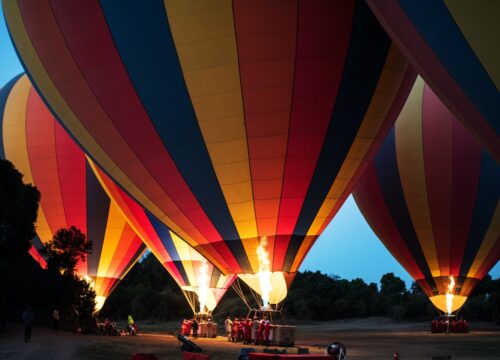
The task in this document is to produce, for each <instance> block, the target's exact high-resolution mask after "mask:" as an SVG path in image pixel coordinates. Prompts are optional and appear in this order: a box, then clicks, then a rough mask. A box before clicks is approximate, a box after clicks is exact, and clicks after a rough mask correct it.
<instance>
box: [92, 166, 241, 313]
mask: <svg viewBox="0 0 500 360" xmlns="http://www.w3.org/2000/svg"><path fill="white" fill-rule="evenodd" d="M89 163H90V165H91V166H92V169H93V170H94V173H95V174H96V176H97V177H98V179H99V181H100V183H101V185H102V186H103V188H104V189H105V190H106V192H107V193H108V195H109V196H110V198H111V199H113V201H114V203H115V204H116V205H117V206H118V208H119V209H120V210H121V211H122V213H123V215H124V216H125V217H126V218H127V220H128V222H129V224H130V225H131V226H132V227H133V228H134V230H135V231H136V233H137V234H139V236H141V238H142V239H143V241H144V243H145V244H146V245H147V246H148V248H149V249H150V250H151V252H152V253H153V254H154V255H155V256H156V258H157V259H158V261H160V263H161V264H162V265H163V266H164V267H165V269H166V270H167V271H168V273H169V274H170V275H171V276H172V277H173V278H174V280H175V282H176V283H177V284H178V285H179V287H180V288H181V290H182V291H183V293H184V295H185V296H186V299H187V300H188V302H189V305H190V306H191V309H192V310H193V312H194V313H205V312H207V311H208V312H212V311H213V310H214V309H215V307H216V306H217V304H218V303H219V301H220V300H221V299H222V297H223V296H224V294H225V293H226V291H227V289H229V287H230V286H231V284H232V283H233V281H234V279H235V277H236V275H224V274H223V273H222V272H221V271H220V270H218V269H217V268H216V267H214V266H213V265H212V264H211V263H210V262H209V261H208V260H207V259H206V258H205V257H203V256H202V255H201V254H200V253H199V252H198V251H196V250H195V249H194V248H193V247H191V246H190V245H189V244H187V243H186V242H185V241H184V240H182V239H181V238H179V237H178V236H177V235H176V234H174V233H173V232H171V231H170V230H169V229H168V228H167V227H166V226H165V224H163V223H162V222H161V221H159V220H158V219H157V218H156V217H155V216H154V215H152V214H151V213H150V212H149V211H147V210H144V209H143V208H142V207H141V206H140V205H139V204H137V203H136V202H135V201H134V200H132V198H130V196H128V195H127V194H126V193H125V192H124V191H123V190H122V189H121V188H120V187H118V186H117V185H116V183H115V182H114V181H113V180H111V178H110V177H109V176H107V175H106V173H104V172H103V171H102V170H101V169H100V168H99V167H98V166H97V165H96V164H94V163H93V161H92V160H90V159H89Z"/></svg>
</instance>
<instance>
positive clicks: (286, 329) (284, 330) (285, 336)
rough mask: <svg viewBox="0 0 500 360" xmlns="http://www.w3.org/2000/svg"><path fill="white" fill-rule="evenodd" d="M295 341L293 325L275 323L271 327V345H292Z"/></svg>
mask: <svg viewBox="0 0 500 360" xmlns="http://www.w3.org/2000/svg"><path fill="white" fill-rule="evenodd" d="M294 342H295V326H288V325H275V326H274V327H273V329H272V338H271V345H275V346H293V344H294Z"/></svg>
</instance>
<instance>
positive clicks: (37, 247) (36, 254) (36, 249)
mask: <svg viewBox="0 0 500 360" xmlns="http://www.w3.org/2000/svg"><path fill="white" fill-rule="evenodd" d="M17 79H19V77H15V78H14V79H12V80H11V81H9V82H8V83H7V84H5V86H4V87H2V88H0V115H1V114H3V113H4V110H5V104H6V102H7V96H8V95H9V93H10V90H11V89H12V87H13V86H14V84H15V83H16V81H17ZM1 138H2V127H1V126H0V139H1ZM0 158H1V159H4V158H5V156H4V153H3V148H2V146H0ZM42 249H43V244H42V243H41V241H40V238H39V237H38V236H35V238H33V239H32V240H31V246H30V248H29V250H28V252H29V254H30V255H31V257H32V258H33V259H34V260H35V261H36V262H37V263H38V264H39V265H40V267H42V268H44V269H46V268H47V259H46V256H45V254H44V252H43V251H42Z"/></svg>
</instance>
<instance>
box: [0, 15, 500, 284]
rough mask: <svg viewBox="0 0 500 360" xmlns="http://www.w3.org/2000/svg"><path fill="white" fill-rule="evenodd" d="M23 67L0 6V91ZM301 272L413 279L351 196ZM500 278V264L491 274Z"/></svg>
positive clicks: (374, 279)
mask: <svg viewBox="0 0 500 360" xmlns="http://www.w3.org/2000/svg"><path fill="white" fill-rule="evenodd" d="M22 71H23V68H22V66H21V64H20V63H19V60H18V59H17V55H16V53H15V51H14V49H13V47H12V44H11V41H10V38H9V34H8V32H7V29H6V26H5V20H4V17H3V11H2V8H1V6H0V88H1V87H2V86H3V85H4V84H5V83H6V82H8V81H9V80H10V79H11V78H12V77H14V76H15V75H17V74H19V73H21V72H22ZM300 270H312V271H316V270H320V271H321V272H323V273H326V274H335V275H339V276H340V277H342V278H346V279H354V278H358V277H359V278H362V279H364V280H365V281H366V282H375V283H379V281H380V278H381V277H382V275H383V274H385V273H387V272H391V271H392V272H394V273H395V274H396V275H397V276H399V277H401V278H402V279H403V280H405V282H406V284H407V286H409V285H410V284H411V278H410V276H409V275H408V274H407V273H406V271H405V270H404V269H403V268H402V267H401V265H399V264H398V262H397V261H396V260H394V258H393V257H392V255H391V254H390V253H389V252H388V251H387V250H386V249H385V247H384V246H383V245H382V243H381V242H380V241H379V240H378V238H377V237H376V236H375V234H374V233H373V232H372V231H371V229H370V227H369V226H368V224H367V223H366V221H365V220H364V218H363V215H361V213H360V211H359V210H358V207H357V206H356V203H355V202H354V199H353V198H352V196H351V197H349V198H348V199H347V201H346V202H345V204H344V206H343V207H342V208H341V209H340V211H339V212H338V213H337V215H336V216H335V218H334V219H333V221H332V223H331V224H330V225H329V226H328V227H327V228H326V230H325V231H324V232H323V234H322V235H321V236H320V237H319V239H318V240H317V241H316V243H315V245H314V246H313V248H312V249H311V251H310V252H309V254H308V256H307V257H306V259H305V260H304V262H303V264H302V266H301V268H300ZM490 274H491V276H493V278H498V277H500V263H497V265H496V266H495V267H494V268H493V269H492V270H491V272H490Z"/></svg>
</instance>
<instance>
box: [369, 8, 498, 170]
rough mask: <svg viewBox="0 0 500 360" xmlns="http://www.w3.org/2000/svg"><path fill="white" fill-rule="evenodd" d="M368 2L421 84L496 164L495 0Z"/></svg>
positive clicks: (496, 75) (496, 56)
mask: <svg viewBox="0 0 500 360" xmlns="http://www.w3.org/2000/svg"><path fill="white" fill-rule="evenodd" d="M368 4H369V6H370V7H371V9H372V10H373V13H374V14H375V15H376V16H377V18H378V19H379V20H380V23H381V24H382V25H383V26H384V28H385V30H386V31H387V33H388V34H389V35H390V36H391V37H392V39H393V40H394V42H395V43H396V44H397V45H398V47H399V48H400V49H401V51H402V52H403V53H404V54H405V55H406V57H407V58H408V59H409V61H410V62H411V63H412V65H413V66H414V68H415V69H416V70H417V72H418V73H419V74H420V75H422V77H423V78H424V80H425V82H426V83H427V84H429V85H430V87H431V88H432V89H433V90H434V92H435V93H436V94H437V95H438V96H439V98H440V99H441V101H443V102H444V103H445V104H446V105H447V106H448V108H449V109H450V110H451V111H452V112H453V113H454V114H455V115H456V116H457V118H458V119H459V120H460V121H462V123H463V124H464V125H465V127H466V128H468V129H469V130H470V131H471V132H472V133H473V134H474V135H475V136H476V138H477V139H478V140H479V141H480V142H481V143H482V144H483V145H484V146H485V147H486V148H487V149H488V150H489V151H490V153H491V155H492V156H493V157H494V158H495V159H496V161H497V162H500V92H499V90H498V89H500V66H499V64H500V49H499V45H498V43H499V38H498V34H499V32H500V23H499V22H498V14H499V13H500V2H498V1H448V0H421V1H411V0H368Z"/></svg>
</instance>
